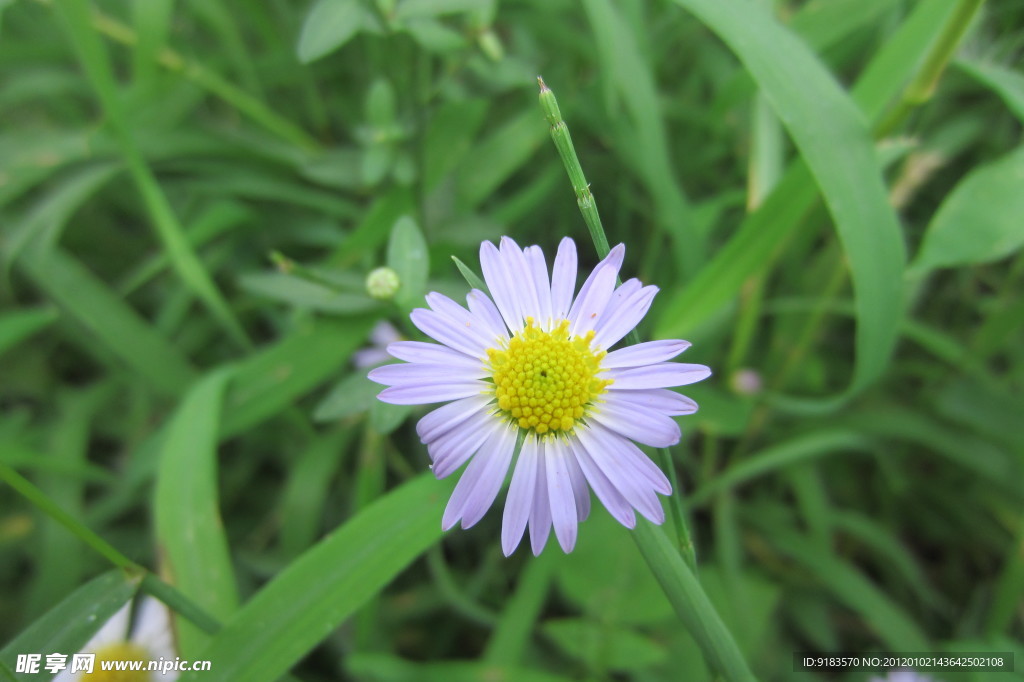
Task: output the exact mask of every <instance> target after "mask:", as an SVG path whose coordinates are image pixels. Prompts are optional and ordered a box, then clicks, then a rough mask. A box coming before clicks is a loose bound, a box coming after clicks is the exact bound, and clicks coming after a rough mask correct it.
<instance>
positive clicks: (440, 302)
mask: <svg viewBox="0 0 1024 682" xmlns="http://www.w3.org/2000/svg"><path fill="white" fill-rule="evenodd" d="M426 300H427V305H429V306H430V307H431V308H433V310H434V312H436V313H438V314H439V315H442V316H443V317H446V318H447V319H448V320H449V321H450V322H451V323H452V325H454V327H455V328H456V329H458V330H459V332H461V333H463V334H467V335H470V336H472V337H473V338H475V339H477V340H478V341H479V342H480V343H481V344H482V345H483V346H484V348H490V347H492V346H493V345H494V342H495V338H494V334H493V333H492V332H491V325H489V324H488V323H487V322H485V321H483V320H481V319H479V318H477V316H476V315H474V314H473V313H471V312H469V311H468V310H466V309H465V308H463V307H462V306H461V305H459V304H458V303H456V302H455V301H453V300H452V299H450V298H448V297H447V296H445V295H443V294H439V293H437V292H436V291H432V292H430V293H429V294H427V295H426Z"/></svg>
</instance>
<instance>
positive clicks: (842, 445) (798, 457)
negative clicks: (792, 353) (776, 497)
mask: <svg viewBox="0 0 1024 682" xmlns="http://www.w3.org/2000/svg"><path fill="white" fill-rule="evenodd" d="M874 448H875V443H874V441H873V440H872V439H870V438H868V437H865V436H863V435H861V434H860V433H858V432H857V431H855V430H839V429H827V430H823V431H820V432H814V433H809V434H805V435H802V436H798V437H797V438H793V439H791V440H789V441H785V442H782V443H779V444H777V445H773V446H772V447H770V448H767V449H765V450H763V451H761V452H759V453H757V454H755V455H753V456H751V457H750V458H748V459H745V460H743V461H742V462H739V463H737V464H734V465H733V466H731V467H729V468H728V469H726V470H725V472H723V473H722V474H721V475H719V476H716V477H715V478H713V479H711V480H710V481H709V482H708V483H706V484H705V485H703V486H701V487H700V488H698V489H697V490H695V491H694V493H693V495H691V496H690V499H689V502H690V504H691V505H702V504H705V503H707V502H708V501H709V500H710V499H711V497H713V496H714V495H715V494H716V493H719V492H721V491H723V490H728V489H731V488H735V487H736V486H739V485H741V484H743V483H745V482H747V481H750V480H752V479H754V478H757V477H758V476H763V475H765V474H767V473H769V472H772V471H775V470H778V469H784V468H786V467H789V466H793V465H795V464H798V463H801V462H805V461H807V460H808V459H811V458H814V457H823V456H825V455H830V454H836V453H837V452H840V451H843V450H859V451H864V452H873V451H874Z"/></svg>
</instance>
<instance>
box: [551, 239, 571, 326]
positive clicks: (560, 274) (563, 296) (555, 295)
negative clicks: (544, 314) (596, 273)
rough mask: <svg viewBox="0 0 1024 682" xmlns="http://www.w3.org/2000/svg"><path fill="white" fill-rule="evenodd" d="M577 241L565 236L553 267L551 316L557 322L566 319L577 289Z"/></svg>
mask: <svg viewBox="0 0 1024 682" xmlns="http://www.w3.org/2000/svg"><path fill="white" fill-rule="evenodd" d="M576 261H577V259H576V243H575V242H574V241H573V240H572V239H569V238H568V237H564V238H563V239H562V241H561V243H560V244H559V245H558V254H557V255H556V256H555V264H554V266H553V267H552V269H551V316H552V317H553V318H554V320H555V321H556V322H557V321H558V320H563V319H566V316H568V314H569V307H570V306H571V305H572V295H573V292H575V291H576V265H577V262H576Z"/></svg>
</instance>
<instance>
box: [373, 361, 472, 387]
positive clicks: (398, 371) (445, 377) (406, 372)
mask: <svg viewBox="0 0 1024 682" xmlns="http://www.w3.org/2000/svg"><path fill="white" fill-rule="evenodd" d="M488 374H489V372H488V371H487V370H486V369H485V368H484V366H483V365H482V364H480V363H479V362H477V367H476V369H463V368H462V367H453V366H451V365H437V364H434V363H427V362H394V363H391V364H390V365H381V366H380V367H375V368H374V369H371V370H370V371H369V373H368V374H367V375H366V376H367V378H369V379H370V381H376V382H377V383H378V384H384V385H385V386H415V385H419V384H424V383H427V382H435V383H439V384H447V383H452V382H461V381H471V380H473V379H482V378H483V377H485V376H488Z"/></svg>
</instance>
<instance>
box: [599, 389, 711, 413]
mask: <svg viewBox="0 0 1024 682" xmlns="http://www.w3.org/2000/svg"><path fill="white" fill-rule="evenodd" d="M602 399H603V400H604V401H605V403H606V404H607V405H608V406H609V409H613V406H614V405H619V404H622V403H628V404H629V405H632V406H634V407H636V408H639V409H641V410H645V411H650V410H654V411H657V412H660V413H661V414H664V415H666V416H668V417H678V416H679V415H683V414H693V413H694V412H696V411H697V403H695V402H693V401H692V400H690V399H689V398H687V397H686V396H685V395H682V394H681V393H676V392H675V391H673V390H671V389H668V388H645V389H637V390H632V391H619V390H615V389H611V390H609V391H608V392H607V393H605V394H604V395H603V396H602Z"/></svg>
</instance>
